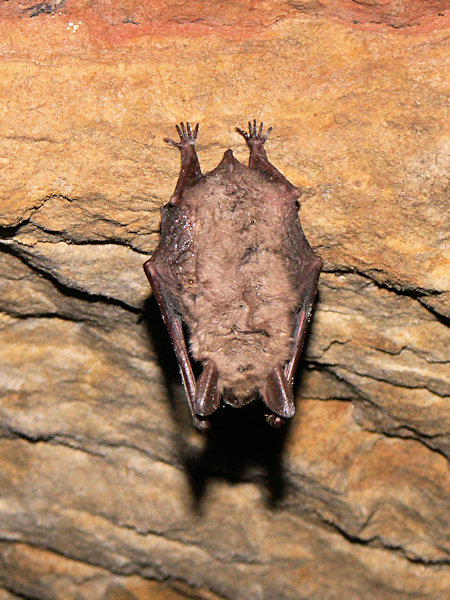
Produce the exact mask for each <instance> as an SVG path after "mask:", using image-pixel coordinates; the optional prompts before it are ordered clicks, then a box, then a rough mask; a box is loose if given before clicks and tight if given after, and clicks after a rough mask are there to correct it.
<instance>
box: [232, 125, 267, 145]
mask: <svg viewBox="0 0 450 600" xmlns="http://www.w3.org/2000/svg"><path fill="white" fill-rule="evenodd" d="M263 128H264V123H260V125H259V128H258V126H257V124H256V119H253V122H252V121H249V122H248V132H247V131H245V130H244V129H241V128H240V127H236V131H237V132H238V133H239V134H240V135H242V136H243V137H244V139H245V141H246V142H247V146H249V147H250V148H251V146H252V145H253V144H255V143H260V144H264V143H265V142H266V140H267V139H268V138H269V135H270V132H271V131H272V127H269V129H267V130H266V133H263Z"/></svg>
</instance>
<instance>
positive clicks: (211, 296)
mask: <svg viewBox="0 0 450 600" xmlns="http://www.w3.org/2000/svg"><path fill="white" fill-rule="evenodd" d="M176 129H177V131H178V134H179V137H180V140H179V141H174V140H171V139H167V138H166V139H165V141H166V142H167V143H168V144H170V145H171V146H174V147H176V148H178V149H179V150H180V152H181V172H180V175H179V178H178V182H177V184H176V187H175V191H174V193H173V194H172V196H171V198H170V201H169V202H168V204H166V205H164V206H163V207H162V208H161V238H160V242H159V245H158V247H157V249H156V251H155V252H154V254H153V256H152V257H151V258H150V259H149V260H147V262H146V263H145V264H144V270H145V273H146V275H147V277H148V279H149V282H150V285H151V287H152V290H153V294H154V296H155V298H156V301H157V303H158V305H159V308H160V310H161V314H162V317H163V320H164V323H165V325H166V327H167V330H168V333H169V336H170V339H171V342H172V344H173V347H174V350H175V354H176V357H177V360H178V363H179V367H180V371H181V376H182V380H183V384H184V388H185V391H186V396H187V401H188V404H189V408H190V411H191V414H192V419H193V423H194V425H195V426H196V427H197V428H198V429H199V430H200V431H207V430H208V429H209V428H210V423H209V419H208V417H209V416H210V415H211V414H212V413H213V412H214V411H216V410H217V409H218V408H219V406H220V405H221V402H222V401H223V402H225V403H226V404H230V405H231V406H234V407H241V406H244V405H245V404H248V403H249V402H251V401H252V400H254V399H255V398H256V397H258V396H260V397H261V398H262V400H263V402H264V404H265V407H266V409H267V411H266V419H267V422H268V423H269V424H270V425H272V426H273V427H279V426H280V425H282V424H283V423H284V422H285V421H286V420H287V419H290V418H291V417H292V416H293V415H294V412H295V406H294V396H293V392H292V383H293V379H294V375H295V371H296V368H297V364H298V361H299V358H300V354H301V351H302V347H303V343H304V340H305V336H306V332H307V329H308V325H309V320H310V318H311V311H312V305H313V302H314V297H315V294H316V290H317V284H318V280H319V275H320V272H321V270H322V266H323V261H322V259H321V258H320V257H318V256H316V255H315V254H314V253H313V251H312V249H311V247H310V245H309V243H308V241H307V239H306V237H305V235H304V233H303V231H302V229H301V226H300V221H299V219H298V201H297V199H298V198H299V196H300V195H301V191H300V190H299V188H297V187H295V186H294V185H292V184H291V183H290V182H289V181H288V180H287V179H286V178H285V177H284V176H283V175H282V174H281V173H280V172H279V171H278V170H277V169H276V168H275V167H274V166H273V165H272V164H271V163H270V162H269V160H268V158H267V154H266V151H265V147H264V145H265V142H266V141H267V139H268V137H269V134H270V131H271V129H272V128H269V129H268V130H267V131H266V132H265V133H264V129H263V124H262V123H261V125H260V126H259V127H257V123H256V120H254V121H253V122H250V123H249V128H248V132H247V131H244V130H242V129H240V128H236V131H237V132H238V133H239V134H240V135H242V136H243V137H244V139H245V141H246V143H247V146H248V147H249V149H250V159H249V165H248V167H247V166H245V165H243V164H241V163H240V162H239V161H238V160H236V158H234V156H233V152H232V151H231V150H227V151H226V152H225V154H224V155H223V158H222V161H221V162H220V164H219V165H218V166H217V167H216V168H215V169H214V170H213V171H211V172H210V173H206V174H202V172H201V170H200V163H199V160H198V157H197V153H196V150H195V143H196V140H197V134H198V124H197V126H196V127H195V129H192V128H191V126H190V125H189V123H186V125H184V123H181V124H180V125H177V126H176ZM185 332H186V336H185ZM186 337H187V338H188V339H189V345H190V353H189V351H188V347H187V343H186ZM190 354H191V356H192V357H193V359H194V360H195V361H198V362H199V363H200V364H201V365H202V367H203V370H202V372H201V374H200V376H199V377H198V378H197V380H196V379H195V377H194V373H193V369H192V364H191V359H190Z"/></svg>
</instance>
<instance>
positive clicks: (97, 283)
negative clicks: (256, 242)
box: [0, 0, 450, 600]
mask: <svg viewBox="0 0 450 600" xmlns="http://www.w3.org/2000/svg"><path fill="white" fill-rule="evenodd" d="M448 14H449V13H448V6H447V3H446V2H444V1H443V0H442V1H438V0H436V1H433V2H426V3H425V2H421V1H419V0H402V1H400V2H399V1H395V2H394V1H390V0H379V1H374V2H366V3H360V2H359V3H358V2H353V1H351V0H333V1H331V2H320V1H316V0H306V1H304V2H284V1H282V0H271V1H270V0H269V1H267V2H266V1H265V2H260V3H254V2H250V1H248V2H247V1H244V2H241V3H232V2H228V3H223V2H222V3H205V2H201V3H198V2H191V3H186V2H185V3H180V2H169V3H166V4H165V5H164V7H163V5H162V4H161V2H156V1H154V2H145V3H142V2H135V1H134V0H133V1H131V2H127V3H114V2H110V1H109V0H102V1H97V2H92V1H90V0H86V1H84V0H83V1H81V0H80V1H78V2H64V1H60V0H54V1H52V2H44V3H38V2H35V1H26V2H16V3H10V2H8V3H6V2H4V3H1V5H0V40H1V41H0V93H1V97H2V110H1V111H0V226H1V228H2V229H1V231H0V249H1V250H2V252H1V254H0V272H1V276H0V349H1V350H0V352H1V366H0V465H1V468H0V600H14V599H16V598H19V597H24V596H26V597H33V598H38V599H39V600H47V599H49V600H50V599H52V600H53V599H54V598H58V599H59V598H64V600H70V599H71V598H74V599H75V598H76V599H77V600H84V599H85V600H96V599H97V598H98V599H101V600H119V599H120V600H140V599H141V598H142V599H144V598H146V599H147V598H149V597H151V598H155V599H158V598H168V599H171V600H172V599H173V600H175V599H180V600H181V598H192V597H194V596H195V597H196V598H201V599H205V600H219V599H221V598H233V600H262V599H264V600H280V599H283V600H284V599H286V600H291V599H292V600H300V599H305V600H306V599H307V598H308V599H310V598H318V599H320V600H334V599H337V598H339V599H345V600H353V599H354V600H360V599H361V598H370V599H372V598H373V599H377V600H378V598H380V600H381V598H382V599H383V600H403V599H404V600H407V599H408V600H410V599H411V598H414V599H417V600H419V599H423V600H441V598H443V597H444V596H445V592H446V590H447V589H448V588H449V587H450V581H449V579H448V571H447V570H446V562H447V561H448V553H449V545H448V518H447V515H448V514H449V508H450V507H449V505H448V498H449V497H450V494H449V477H448V463H447V462H446V458H445V456H448V453H449V447H450V445H449V439H448V433H449V421H450V419H449V416H450V415H449V402H448V395H449V389H450V383H449V377H448V356H449V351H448V348H449V347H450V344H449V334H448V329H447V328H446V315H447V316H448V314H449V312H450V311H449V303H448V298H449V295H450V285H449V277H448V274H449V263H448V256H447V255H448V228H449V224H448V214H449V206H448V171H449V144H448V127H447V121H446V112H445V108H446V106H445V101H446V94H447V92H448V77H447V76H446V73H447V71H448V70H446V69H445V66H444V65H445V61H446V58H447V56H448V42H447V41H446V40H447V37H448V32H447V31H446V27H448ZM253 117H255V118H258V119H261V120H264V121H265V122H266V123H267V124H268V125H272V126H273V127H274V130H273V133H272V136H271V139H270V142H269V144H268V152H269V155H270V158H271V160H272V161H273V162H274V164H276V165H277V166H278V167H279V168H280V170H281V171H282V172H283V173H285V175H286V176H287V177H288V178H289V179H290V180H291V181H292V182H293V183H295V184H296V185H299V186H301V187H302V189H303V195H302V198H301V204H302V207H301V213H300V216H301V219H302V224H303V227H304V230H305V232H306V234H307V236H308V239H309V240H310V242H311V244H312V245H313V247H314V248H315V250H316V251H317V252H318V254H320V255H321V256H322V257H323V258H324V260H325V272H324V273H323V275H322V277H321V281H320V289H319V295H318V299H317V302H316V309H315V313H314V317H313V323H312V328H311V334H310V336H309V339H308V344H307V347H306V349H305V354H304V357H303V362H302V365H301V368H300V372H299V377H298V385H297V388H296V394H297V414H296V416H295V418H294V420H293V422H292V424H291V426H290V427H289V428H285V429H284V430H280V431H272V430H271V429H269V428H268V427H267V426H266V425H265V423H264V421H263V415H262V409H261V407H260V406H258V405H257V404H254V405H252V406H249V407H248V408H247V409H241V410H240V411H236V410H232V409H229V408H228V409H223V410H221V411H220V413H219V414H218V415H217V418H216V419H215V421H214V423H213V430H212V433H211V434H209V436H207V437H202V436H200V435H199V434H197V433H196V432H195V431H194V430H193V429H192V426H191V423H190V417H189V414H188V411H187V407H186V402H185V400H184V395H183V391H182V389H181V386H180V383H179V375H178V369H177V365H176V361H175V359H174V356H173V352H172V350H171V348H170V345H169V343H168V340H167V336H166V335H165V334H164V329H163V326H162V323H161V318H160V315H159V311H158V310H157V307H156V306H155V303H154V301H152V300H150V299H149V295H150V288H149V287H148V284H147V282H146V280H145V276H144V273H143V271H142V263H143V262H144V260H145V259H146V258H147V257H148V256H149V255H150V254H151V252H152V251H153V250H154V248H155V247H156V245H157V243H158V238H159V236H158V229H159V208H160V206H161V205H162V204H164V203H165V202H166V201H167V199H168V198H169V196H170V193H171V192H172V190H173V188H174V185H175V182H176V177H177V174H178V169H179V157H178V155H177V153H176V152H175V151H174V149H173V148H169V147H167V146H166V145H165V144H164V142H163V138H164V137H165V136H172V137H173V136H174V129H173V127H174V124H175V123H176V122H178V121H181V120H190V121H191V122H196V121H198V122H199V123H200V135H199V142H198V152H199V156H200V160H201V162H202V167H203V170H204V171H208V170H210V169H212V168H213V167H215V166H216V164H217V163H218V162H219V160H220V158H221V156H222V154H223V151H224V150H225V149H226V148H228V147H232V148H233V150H234V151H235V154H236V156H237V158H239V160H242V161H245V160H247V151H246V149H245V147H244V144H243V142H242V139H241V138H239V136H237V135H236V134H235V133H234V127H235V126H236V125H241V126H242V125H245V123H246V121H247V120H248V119H249V118H253Z"/></svg>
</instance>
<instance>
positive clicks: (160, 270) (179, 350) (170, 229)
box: [144, 123, 220, 431]
mask: <svg viewBox="0 0 450 600" xmlns="http://www.w3.org/2000/svg"><path fill="white" fill-rule="evenodd" d="M177 131H178V134H179V136H180V141H179V142H175V141H174V140H170V139H166V142H167V143H168V144H170V145H171V146H175V147H177V148H179V150H180V152H181V170H180V175H179V178H178V182H177V185H176V188H175V191H174V193H173V194H172V197H171V199H170V202H169V204H166V205H165V206H163V207H162V208H161V239H160V243H159V245H158V248H157V249H156V251H155V253H154V255H153V256H152V258H151V259H150V260H148V261H147V262H146V263H145V264H144V271H145V273H146V275H147V277H148V280H149V282H150V285H151V286H152V290H153V294H154V296H155V299H156V301H157V303H158V305H159V308H160V310H161V314H162V317H163V320H164V323H165V325H166V327H167V331H168V333H169V336H170V340H171V342H172V345H173V348H174V350H175V355H176V357H177V360H178V364H179V366H180V371H181V377H182V380H183V385H184V388H185V391H186V397H187V401H188V404H189V408H190V411H191V414H192V420H193V423H194V425H195V427H197V429H200V431H207V430H208V429H209V421H208V420H207V419H206V418H205V417H206V416H207V415H210V414H211V413H213V412H214V411H215V410H216V409H217V408H218V407H219V405H220V398H219V396H218V394H217V380H218V376H219V374H218V371H217V367H216V365H215V363H214V362H213V361H209V362H208V363H207V365H206V366H205V368H204V370H203V372H202V374H201V375H200V377H199V379H198V382H196V381H195V377H194V373H193V370H192V365H191V360H190V357H189V354H188V350H187V345H186V340H185V337H184V332H183V321H184V318H183V315H184V311H185V309H184V306H183V302H182V297H183V289H182V287H183V284H182V281H183V273H184V271H185V269H184V261H186V260H187V257H189V255H190V252H189V248H190V244H191V238H190V233H189V223H188V219H187V216H186V213H185V211H184V209H183V192H184V190H185V189H187V188H189V187H191V186H192V185H194V184H195V183H196V182H198V181H199V179H200V178H201V177H202V174H201V170H200V164H199V161H198V157H197V153H196V151H195V142H196V139H197V132H198V125H197V126H196V127H195V129H194V130H192V129H191V127H190V125H189V123H187V124H186V126H185V125H184V123H181V124H180V125H177Z"/></svg>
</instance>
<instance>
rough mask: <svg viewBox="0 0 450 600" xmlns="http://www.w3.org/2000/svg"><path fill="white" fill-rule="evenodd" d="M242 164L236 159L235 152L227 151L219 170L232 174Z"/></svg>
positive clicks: (218, 166) (218, 167)
mask: <svg viewBox="0 0 450 600" xmlns="http://www.w3.org/2000/svg"><path fill="white" fill-rule="evenodd" d="M240 164H241V163H240V162H239V161H238V160H237V159H236V158H234V155H233V151H232V150H227V151H226V152H225V153H224V155H223V158H222V160H221V161H220V163H219V164H218V165H217V169H221V170H222V171H226V172H227V173H231V172H232V171H234V169H235V168H236V166H237V165H240Z"/></svg>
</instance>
